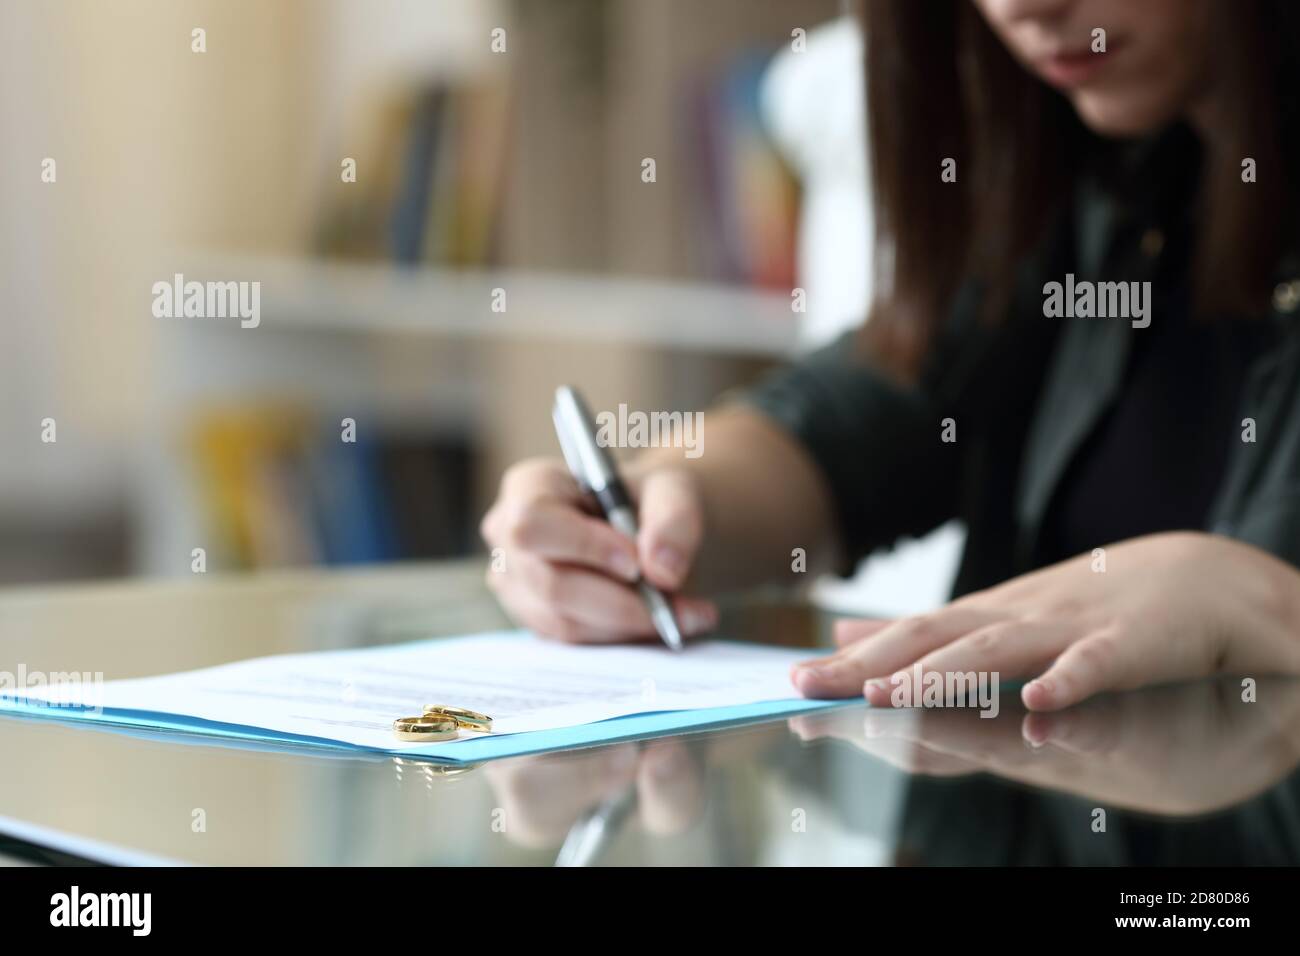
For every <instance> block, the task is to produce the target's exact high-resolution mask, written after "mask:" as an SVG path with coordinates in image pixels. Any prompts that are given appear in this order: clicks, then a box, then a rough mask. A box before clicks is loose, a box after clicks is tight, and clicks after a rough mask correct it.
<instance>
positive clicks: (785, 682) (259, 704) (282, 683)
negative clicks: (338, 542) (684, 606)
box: [28, 631, 811, 750]
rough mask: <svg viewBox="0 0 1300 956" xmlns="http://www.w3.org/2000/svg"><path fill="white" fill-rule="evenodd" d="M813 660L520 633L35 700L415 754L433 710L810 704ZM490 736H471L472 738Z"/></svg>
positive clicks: (749, 649)
mask: <svg viewBox="0 0 1300 956" xmlns="http://www.w3.org/2000/svg"><path fill="white" fill-rule="evenodd" d="M810 653H811V652H809V651H807V650H794V649H788V648H773V647H759V646H756V645H749V644H733V643H728V642H724V641H708V642H703V643H697V644H688V645H687V647H686V649H685V650H684V651H682V652H681V653H673V652H672V651H669V650H668V649H667V648H665V647H663V646H661V645H658V644H641V645H590V646H582V647H579V646H574V645H568V644H558V643H555V642H552V641H544V640H539V639H537V638H534V637H531V636H529V635H527V634H526V633H524V632H517V631H512V632H500V633H492V634H483V635H478V636H474V637H463V638H449V639H443V640H433V641H420V642H417V643H412V644H397V645H388V646H384V647H376V648H363V649H357V650H344V651H323V652H317V653H310V654H287V655H280V656H276V657H260V658H254V659H251V660H246V661H240V662H237V663H234V664H225V665H222V666H219V667H211V668H206V669H204V670H197V671H187V672H184V673H180V674H169V675H164V676H160V677H145V678H139V679H134V680H120V681H107V682H105V683H104V684H102V685H101V686H100V687H99V688H95V687H94V686H84V687H82V688H81V689H80V690H72V689H68V688H57V687H54V688H45V689H32V690H30V691H29V692H28V696H29V697H30V698H32V699H33V700H36V699H43V700H47V701H51V702H59V703H73V704H77V703H80V704H84V705H86V706H91V707H103V708H105V709H127V710H134V711H150V712H154V713H158V714H166V715H177V716H182V717H187V718H199V719H202V720H209V721H219V722H221V723H227V724H238V725H242V726H245V727H255V728H260V729H263V730H270V731H276V732H279V733H290V734H300V735H304V736H308V737H316V738H324V739H328V740H333V741H341V742H343V743H348V744H356V745H359V746H363V747H369V748H374V749H379V750H409V749H410V748H411V747H412V745H411V744H410V743H406V742H403V741H399V740H397V738H396V737H395V736H394V735H393V721H394V720H395V719H397V718H399V717H408V716H413V715H416V714H420V713H422V712H423V710H424V708H425V706H426V705H428V704H449V705H454V706H457V707H468V708H469V709H471V710H477V711H480V712H482V713H484V714H488V715H490V716H491V717H492V718H493V728H492V735H493V736H496V735H499V734H513V733H520V732H524V731H535V730H553V729H556V728H560V727H571V726H575V725H579V724H587V723H592V722H594V721H600V720H606V719H609V718H611V717H622V716H626V715H629V714H640V713H649V712H653V711H668V710H689V709H696V708H712V707H728V706H734V705H741V704H756V703H761V702H764V701H776V700H787V699H790V698H797V697H798V696H799V694H798V692H797V691H796V690H795V689H794V687H793V685H792V684H791V683H790V666H791V665H792V664H793V663H794V662H796V661H799V660H803V659H805V658H807V657H808V656H810ZM482 736H483V735H482V734H475V733H468V732H462V734H461V737H460V740H462V741H463V740H472V739H475V738H478V737H482ZM453 743H454V742H441V743H440V745H439V746H440V747H447V746H449V745H452V744H453Z"/></svg>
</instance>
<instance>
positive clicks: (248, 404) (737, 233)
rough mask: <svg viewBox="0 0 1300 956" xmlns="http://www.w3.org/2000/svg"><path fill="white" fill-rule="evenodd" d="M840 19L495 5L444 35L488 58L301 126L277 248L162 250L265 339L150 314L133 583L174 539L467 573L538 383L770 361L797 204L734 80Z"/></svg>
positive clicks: (601, 396) (694, 376) (380, 87)
mask: <svg viewBox="0 0 1300 956" xmlns="http://www.w3.org/2000/svg"><path fill="white" fill-rule="evenodd" d="M840 7H841V4H840V3H838V2H836V0H828V2H811V3H803V4H798V5H795V4H791V3H789V2H788V0H709V2H708V3H703V4H699V3H691V2H686V0H657V2H655V3H646V2H639V0H555V2H551V3H547V4H544V5H543V4H536V3H532V4H530V3H526V2H513V3H496V4H492V5H491V7H490V8H488V9H489V10H490V12H489V13H487V14H483V13H478V14H475V15H476V16H479V17H480V21H479V27H478V28H476V31H467V36H469V37H471V38H472V42H474V43H476V44H481V45H482V46H483V47H484V48H485V47H486V45H487V36H486V34H487V30H486V27H487V26H488V25H490V24H494V23H496V22H497V19H498V18H499V19H500V22H501V24H502V25H503V26H505V28H506V29H507V31H508V37H509V40H508V43H509V51H510V52H509V55H508V56H504V57H491V56H486V57H485V56H482V55H473V56H471V55H468V54H467V55H465V56H463V57H456V56H446V57H444V58H443V59H442V60H441V61H440V62H439V64H438V68H437V69H430V70H427V71H420V70H415V71H411V70H410V69H407V68H403V69H402V70H393V71H390V72H389V73H387V74H385V75H384V81H383V82H382V83H376V84H373V85H372V89H371V92H370V93H369V94H368V96H367V97H366V98H360V99H356V100H355V102H356V103H358V104H360V105H359V106H357V107H356V108H357V109H358V110H360V111H361V112H362V113H364V116H363V117H358V116H349V115H343V116H335V115H333V114H332V113H331V112H330V111H329V110H324V109H321V108H318V109H320V117H321V118H320V122H321V123H323V124H325V125H326V127H327V128H324V129H322V131H321V133H320V135H319V136H318V137H317V139H318V142H319V143H320V144H322V148H323V149H324V151H325V154H326V156H325V159H323V160H322V162H321V163H320V165H319V168H320V170H322V172H321V173H320V175H319V177H318V183H317V185H316V186H315V188H314V189H312V190H311V192H312V195H313V199H312V201H311V210H312V213H311V216H310V217H309V218H310V223H309V234H306V235H304V236H303V237H302V240H301V242H300V244H299V245H298V247H297V248H296V249H293V248H284V247H283V246H277V247H271V248H259V244H258V243H257V242H255V241H253V242H246V243H238V242H235V243H226V244H222V245H219V246H218V247H217V248H216V249H214V248H212V247H211V245H210V244H206V243H200V244H192V245H191V248H192V249H193V250H197V251H191V252H190V253H187V254H177V255H169V256H168V257H167V258H166V262H167V264H168V265H167V269H166V270H163V271H164V273H166V272H169V271H171V270H173V269H174V270H175V271H182V270H183V271H184V274H185V277H186V279H192V280H199V281H213V280H216V281H227V280H239V281H258V282H260V283H261V315H262V320H261V325H260V326H259V327H258V328H256V329H241V328H239V327H238V323H233V324H232V323H230V322H224V323H223V322H219V321H218V322H213V321H210V320H169V319H162V320H156V321H155V326H156V332H155V338H156V356H157V361H156V363H155V367H156V369H157V380H156V382H155V383H154V384H155V387H156V401H155V402H154V403H153V404H154V407H155V409H156V411H155V413H154V420H153V421H151V422H149V423H147V425H146V427H145V428H144V430H143V431H142V434H143V435H144V436H150V435H153V436H161V440H151V439H148V438H147V437H146V439H145V440H142V441H141V443H140V447H139V448H138V449H137V453H136V454H135V455H134V457H133V462H134V466H135V467H134V468H133V469H131V476H132V477H131V480H130V482H129V486H130V487H129V495H130V500H131V504H132V513H133V515H134V517H135V532H136V533H135V536H134V537H135V554H136V560H135V564H136V570H138V571H140V572H143V573H148V574H180V573H188V571H189V555H190V553H191V549H192V548H193V547H196V546H205V547H207V550H208V560H209V567H211V568H245V569H249V568H253V569H255V568H260V567H273V566H281V565H297V564H313V563H338V564H350V563H366V562H372V561H390V560H405V559H416V558H430V557H449V556H453V555H460V554H465V553H468V552H470V551H472V550H474V549H475V547H476V546H477V545H476V528H475V525H476V522H477V515H478V514H480V513H481V510H482V508H483V507H485V506H486V504H487V503H488V502H489V501H490V500H491V497H492V494H493V491H494V489H495V485H496V482H497V480H498V477H499V474H500V471H501V469H502V468H504V467H505V466H506V465H507V464H509V463H510V462H512V461H515V460H518V459H520V458H522V457H525V456H529V455H534V454H554V451H555V450H554V448H553V447H552V446H553V442H554V439H553V436H552V434H551V430H550V423H549V401H550V395H551V392H552V390H553V388H554V386H555V385H557V384H559V383H561V382H566V381H567V382H573V383H575V384H578V385H580V386H581V387H582V388H583V389H584V391H585V392H586V393H587V395H588V397H589V399H590V400H591V401H592V404H593V405H594V406H595V407H597V408H612V407H614V406H615V405H617V404H618V403H620V402H627V403H629V405H631V406H632V407H641V408H655V409H682V410H693V409H700V408H703V407H705V406H706V405H707V403H708V402H709V400H710V399H711V398H712V397H713V396H714V395H716V394H717V393H719V392H722V391H724V390H726V389H728V388H731V387H733V386H735V385H737V384H741V383H743V382H745V381H748V380H751V379H752V378H754V377H755V376H756V375H757V374H758V373H759V372H760V371H761V370H763V369H764V368H766V367H768V366H769V365H771V364H772V363H773V362H774V361H777V360H779V359H781V358H783V357H785V356H787V355H789V354H790V353H791V352H793V351H794V350H795V349H796V348H797V345H798V342H799V329H798V316H797V315H796V314H795V313H794V312H793V311H792V308H791V287H792V285H793V284H794V282H795V277H794V261H795V252H794V250H795V239H796V235H795V224H796V222H797V219H798V202H799V191H798V185H797V183H796V182H795V180H794V177H793V176H792V175H791V174H790V173H789V171H788V170H787V169H785V167H784V164H783V163H782V161H781V159H780V157H779V155H778V152H777V150H776V149H775V147H774V146H773V145H772V144H771V143H769V142H767V141H766V139H765V137H764V133H763V130H762V128H761V122H760V116H759V87H760V82H761V77H762V75H763V70H764V68H765V66H766V63H767V62H768V60H769V58H770V56H771V55H772V53H774V52H775V51H776V50H778V49H780V48H781V47H782V46H785V45H788V44H789V42H790V37H791V32H792V30H794V29H795V28H805V29H806V28H810V27H812V26H814V25H815V24H816V23H817V22H819V21H821V20H824V19H828V18H831V17H833V16H835V15H836V14H837V13H838V12H839V10H840ZM333 42H334V44H335V45H336V46H341V48H343V49H346V47H347V44H348V43H349V37H348V36H347V35H346V33H345V32H344V33H336V35H335V36H334V40H333ZM393 42H394V48H395V49H396V48H397V47H400V48H401V49H402V50H403V51H405V52H404V53H403V57H404V61H403V62H404V63H405V62H407V61H409V53H410V51H409V43H407V42H405V41H403V42H401V43H397V42H396V41H393ZM335 52H336V53H337V50H336V51H335ZM366 57H367V58H368V59H369V61H371V62H372V63H375V62H377V63H379V64H381V66H382V64H383V58H384V54H383V51H382V50H379V51H376V50H369V51H367V53H366ZM381 72H382V70H381ZM336 86H337V84H336ZM325 95H326V96H327V97H328V95H329V94H328V93H327V94H325ZM344 99H345V98H344ZM344 144H346V146H345V145H344ZM331 150H332V151H333V152H331ZM335 153H337V154H338V155H347V156H355V157H356V161H357V165H358V175H357V178H356V181H355V182H349V181H345V180H346V177H341V176H340V172H339V167H338V165H337V160H336V159H332V158H330V156H332V155H334V154H335ZM647 157H650V158H653V159H654V160H655V163H656V180H655V181H654V182H651V183H647V182H644V181H643V180H642V177H641V172H642V161H643V159H645V158H647ZM497 289H503V290H505V295H506V307H505V310H504V311H494V310H493V308H492V304H493V296H494V290H497ZM344 418H350V419H353V420H354V421H355V422H356V427H357V432H358V440H357V441H356V442H355V443H341V442H340V440H339V431H340V422H341V421H342V420H343V419H344ZM342 512H347V514H343V513H342Z"/></svg>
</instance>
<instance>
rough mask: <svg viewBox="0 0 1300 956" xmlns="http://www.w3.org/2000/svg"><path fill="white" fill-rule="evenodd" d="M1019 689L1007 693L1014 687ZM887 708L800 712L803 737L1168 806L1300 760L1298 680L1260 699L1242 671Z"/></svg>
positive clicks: (1184, 808)
mask: <svg viewBox="0 0 1300 956" xmlns="http://www.w3.org/2000/svg"><path fill="white" fill-rule="evenodd" d="M1009 696H1010V695H1008V698H1009ZM1010 705H1011V701H1010V700H1009V699H1004V700H1003V712H1002V713H1001V715H1000V716H999V717H997V718H994V719H991V720H990V719H982V718H980V717H979V715H978V712H976V711H974V710H962V709H929V710H890V709H888V708H875V709H868V710H867V711H865V713H864V712H863V711H861V710H857V709H854V710H851V711H839V712H835V711H832V712H828V713H825V714H813V715H803V716H800V717H796V718H793V719H792V720H791V721H790V728H791V730H793V731H794V732H795V733H796V734H798V735H799V736H800V737H801V738H803V739H804V740H816V739H820V738H824V737H831V738H838V739H842V740H847V741H849V742H851V743H853V744H854V745H855V746H857V747H859V748H860V749H862V750H864V751H866V752H867V753H869V754H872V755H874V756H876V757H879V758H881V759H883V760H886V761H888V762H889V763H892V764H894V765H895V766H898V767H900V768H902V769H903V770H906V771H907V772H909V773H918V774H925V775H931V776H951V775H955V774H964V773H976V772H985V773H992V774H995V775H996V776H999V777H1003V778H1006V779H1008V780H1016V781H1019V782H1021V783H1026V784H1030V785H1033V786H1036V787H1045V788H1048V789H1052V790H1062V791H1066V792H1069V793H1074V794H1077V795H1080V796H1085V797H1088V798H1092V799H1097V800H1099V801H1102V802H1106V803H1109V804H1112V805H1115V806H1122V807H1128V808H1130V809H1139V810H1145V811H1149V812H1153V813H1160V814H1168V815H1184V814H1197V813H1205V812H1208V811H1211V810H1216V809H1220V808H1223V807H1227V806H1231V805H1233V804H1237V803H1240V802H1242V801H1244V800H1246V799H1248V798H1250V797H1252V796H1254V795H1256V794H1258V793H1260V792H1262V791H1264V790H1267V789H1268V788H1269V787H1270V786H1272V785H1273V784H1275V783H1277V782H1278V781H1279V780H1280V779H1282V778H1283V777H1284V776H1286V775H1287V774H1289V773H1290V772H1291V771H1292V770H1294V769H1295V767H1296V765H1297V764H1298V763H1300V681H1296V680H1291V679H1284V678H1278V679H1273V680H1265V681H1261V682H1260V683H1259V685H1258V698H1257V702H1255V703H1245V702H1243V701H1242V699H1241V685H1240V682H1238V681H1235V680H1231V679H1229V680H1215V681H1207V682H1198V683H1195V684H1184V685H1178V686H1171V687H1160V688H1153V689H1150V690H1144V691H1140V692H1133V693H1128V694H1119V695H1112V696H1107V697H1099V698H1095V699H1093V700H1089V701H1087V702H1085V703H1083V704H1081V705H1079V706H1077V707H1074V708H1071V709H1068V710H1063V711H1057V712H1054V713H1025V712H1024V710H1023V709H1016V708H1013V707H1012V706H1010Z"/></svg>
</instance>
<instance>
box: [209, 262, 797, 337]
mask: <svg viewBox="0 0 1300 956" xmlns="http://www.w3.org/2000/svg"><path fill="white" fill-rule="evenodd" d="M191 262H192V265H191V267H190V268H188V269H187V270H186V271H185V278H186V280H187V281H190V280H198V281H204V282H206V281H228V280H236V281H260V282H261V283H262V287H261V325H260V327H259V328H257V329H255V330H253V329H250V330H243V334H252V335H256V334H261V333H276V332H306V331H315V330H320V331H329V332H353V333H410V334H437V335H443V336H455V337H466V338H479V337H483V338H498V337H505V338H512V339H516V340H518V339H545V340H557V339H574V340H579V341H617V342H621V343H625V344H633V345H641V346H647V347H657V348H665V349H678V350H686V351H699V352H711V353H718V354H726V355H752V356H786V355H789V354H791V353H792V352H793V351H794V350H795V348H796V346H797V343H798V321H797V320H798V316H797V315H795V314H794V313H793V312H792V311H791V309H790V296H789V294H787V293H781V292H771V291H761V290H754V289H749V288H743V287H738V286H730V285H725V284H721V283H701V282H681V281H671V280H656V279H644V278H626V277H608V276H596V275H591V276H588V275H573V274H565V273H551V272H527V271H509V270H505V271H499V272H494V271H486V270H456V269H441V268H429V267H413V268H410V269H403V268H400V267H396V266H393V265H390V264H365V263H355V262H348V261H332V260H321V259H294V258H266V257H238V256H225V255H219V256H195V257H194V258H193V259H192V260H191ZM496 288H502V289H505V291H506V311H505V312H493V311H492V308H491V305H492V295H493V292H492V290H493V289H496ZM189 321H190V322H194V321H202V320H189Z"/></svg>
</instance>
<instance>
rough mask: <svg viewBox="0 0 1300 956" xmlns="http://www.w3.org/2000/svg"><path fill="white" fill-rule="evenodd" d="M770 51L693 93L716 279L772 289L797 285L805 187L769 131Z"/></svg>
mask: <svg viewBox="0 0 1300 956" xmlns="http://www.w3.org/2000/svg"><path fill="white" fill-rule="evenodd" d="M769 60H770V55H769V54H765V53H763V54H760V53H751V54H746V55H744V56H742V57H740V58H738V59H737V60H735V61H733V62H732V63H731V64H729V65H728V66H727V67H726V68H724V69H723V70H722V71H720V72H719V73H716V74H710V75H707V76H705V77H704V78H702V79H701V80H700V81H699V82H698V83H697V84H696V85H695V87H694V89H693V91H692V93H691V103H690V108H689V115H690V117H691V120H692V124H693V128H694V136H693V137H692V141H693V144H694V147H695V150H696V158H695V160H694V162H695V163H696V164H697V167H698V169H699V170H700V175H699V178H698V182H699V190H700V193H701V195H700V196H699V201H698V202H697V203H696V204H695V206H696V209H697V210H699V214H698V215H697V223H698V228H699V229H701V230H702V231H703V232H704V233H706V237H707V238H706V242H705V243H704V245H705V246H706V248H709V249H712V254H711V255H710V260H711V261H710V263H709V265H708V269H709V271H711V272H712V273H714V274H715V275H716V277H718V278H721V279H725V280H730V281H734V282H743V283H746V284H751V285H758V286H763V287H766V288H773V289H787V290H788V289H790V288H791V287H793V286H794V284H795V256H796V240H797V232H798V217H799V184H798V181H797V179H796V178H795V176H794V174H793V172H792V171H791V170H790V169H789V167H788V166H787V165H786V163H785V161H784V160H783V159H782V157H781V154H780V152H779V150H778V149H777V147H776V145H775V143H774V142H773V141H772V139H771V138H770V137H769V136H768V134H767V132H766V130H765V129H764V126H763V122H762V116H761V112H760V108H759V89H760V84H761V81H762V77H763V71H764V70H765V68H766V66H767V64H768V62H769Z"/></svg>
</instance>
